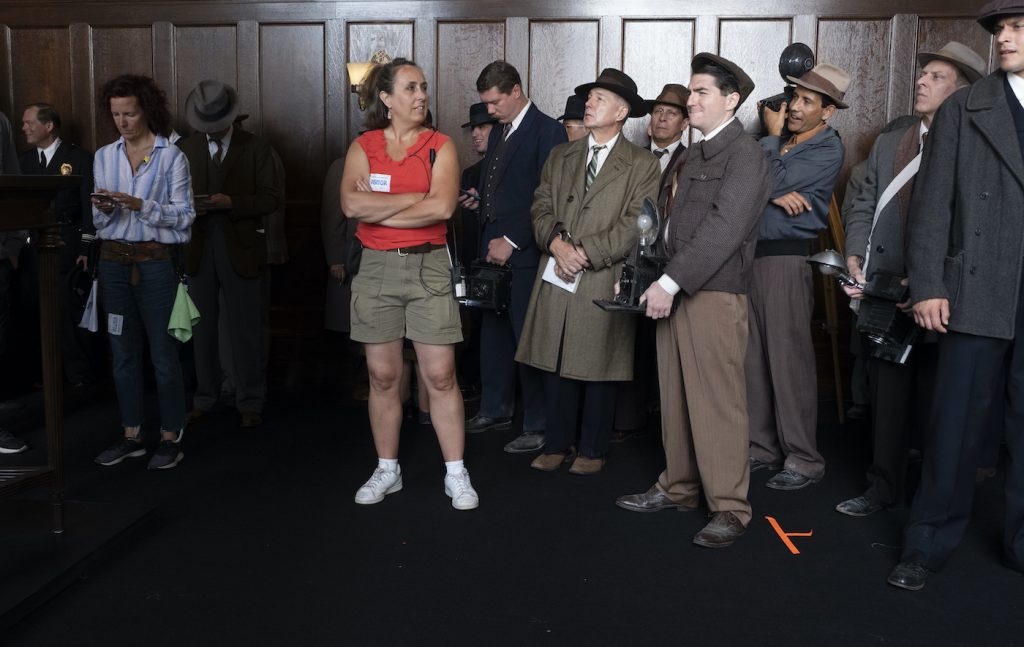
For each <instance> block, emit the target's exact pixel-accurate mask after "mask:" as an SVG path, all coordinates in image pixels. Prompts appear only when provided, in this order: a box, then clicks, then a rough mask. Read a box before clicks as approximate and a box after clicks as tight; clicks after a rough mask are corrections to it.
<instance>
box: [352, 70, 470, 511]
mask: <svg viewBox="0 0 1024 647" xmlns="http://www.w3.org/2000/svg"><path fill="white" fill-rule="evenodd" d="M364 88H366V90H365V91H366V92H367V93H368V94H369V95H370V96H368V97H366V98H367V99H368V101H367V103H368V105H369V108H368V109H367V119H366V127H367V129H368V130H367V132H365V133H363V134H362V135H360V136H359V138H358V139H356V140H355V141H354V142H353V143H352V146H351V147H349V150H348V155H347V156H346V158H345V170H344V174H343V176H342V179H341V205H342V211H343V212H344V213H345V214H346V215H347V216H348V217H349V218H352V219H354V220H356V221H357V222H358V225H357V228H356V237H357V238H358V239H359V241H360V242H361V243H362V245H363V248H364V249H363V253H362V261H361V263H360V266H359V272H358V274H356V276H355V278H354V279H353V281H352V301H351V304H350V309H351V326H352V332H351V336H352V339H353V340H355V341H360V342H363V344H364V346H365V348H366V364H367V367H368V368H369V371H370V398H369V412H370V428H371V430H372V432H373V442H374V445H375V447H376V449H377V459H378V460H377V468H376V469H375V470H374V472H373V474H372V475H371V476H370V479H369V480H368V481H367V482H366V483H365V484H364V485H363V486H362V487H360V488H359V490H358V491H357V492H356V495H355V501H356V503H360V504H373V503H379V502H380V501H382V500H383V499H384V497H385V495H388V494H391V493H393V492H397V491H398V490H400V489H402V473H401V470H400V469H399V466H398V436H399V428H400V427H401V423H402V403H401V399H400V397H399V381H400V377H401V375H402V340H403V338H408V339H410V340H411V341H412V342H413V347H414V348H415V350H416V357H417V360H418V361H419V366H420V375H421V376H422V379H423V380H424V382H425V384H426V387H427V393H428V394H429V396H430V397H429V399H430V417H431V419H432V422H433V425H434V428H435V429H436V430H437V439H438V442H439V444H440V445H441V453H442V455H443V456H444V460H445V467H446V472H447V474H446V475H445V477H444V492H445V494H446V495H448V496H449V497H450V498H451V500H452V506H453V507H455V508H456V509H457V510H470V509H472V508H475V507H477V505H479V502H480V500H479V497H478V496H477V493H476V491H475V490H474V489H473V485H472V484H471V483H470V480H469V472H467V471H466V469H465V467H464V466H463V462H462V457H463V450H464V448H465V428H464V426H463V403H462V394H461V393H460V392H459V385H458V381H457V379H456V377H455V350H454V345H455V344H456V343H457V342H460V341H462V327H461V322H460V320H459V308H458V304H457V303H456V302H455V298H454V295H453V294H452V289H451V273H450V267H451V266H450V256H449V255H448V251H447V248H446V246H445V240H446V238H445V236H446V231H447V229H446V221H447V220H448V219H449V218H450V217H451V215H452V212H453V211H454V210H455V201H456V197H457V195H458V189H459V185H458V182H459V159H458V154H457V153H456V152H455V145H454V144H453V143H452V142H451V141H449V139H448V137H446V136H444V135H442V134H441V133H439V132H437V131H436V130H433V129H432V128H429V127H427V126H426V125H425V124H426V123H428V122H427V119H428V108H429V107H430V106H429V103H430V101H429V97H428V96H427V82H426V79H425V78H424V76H423V71H422V70H421V69H420V68H419V67H417V66H416V64H415V63H413V62H412V61H408V60H405V59H401V58H400V59H396V60H395V61H393V62H391V63H388V64H386V65H381V66H378V67H376V68H374V69H373V71H372V72H371V73H370V77H369V79H367V81H365V82H364Z"/></svg>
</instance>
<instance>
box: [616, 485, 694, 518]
mask: <svg viewBox="0 0 1024 647" xmlns="http://www.w3.org/2000/svg"><path fill="white" fill-rule="evenodd" d="M615 505H617V506H619V507H620V508H622V509H623V510H629V511H630V512H657V511H658V510H669V509H673V508H674V509H676V510H679V511H680V512H689V511H690V510H695V509H696V506H689V505H684V504H682V503H676V502H675V501H673V500H672V499H670V498H669V497H668V495H667V494H665V493H664V492H662V491H661V490H659V489H658V486H657V485H652V486H651V489H650V490H647V491H646V492H644V493H643V494H627V495H625V496H620V497H619V498H617V499H615Z"/></svg>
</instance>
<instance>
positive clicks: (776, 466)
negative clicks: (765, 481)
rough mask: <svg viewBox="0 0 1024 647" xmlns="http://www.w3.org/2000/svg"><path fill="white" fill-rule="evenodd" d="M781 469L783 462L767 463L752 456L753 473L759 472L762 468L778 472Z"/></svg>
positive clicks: (751, 469) (751, 468)
mask: <svg viewBox="0 0 1024 647" xmlns="http://www.w3.org/2000/svg"><path fill="white" fill-rule="evenodd" d="M780 469H782V464H781V463H765V462H764V461H759V460H757V459H756V458H754V457H753V456H751V457H750V472H751V474H753V473H754V472H758V471H760V470H768V471H770V472H777V471H779V470H780Z"/></svg>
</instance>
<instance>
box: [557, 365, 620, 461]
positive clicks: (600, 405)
mask: <svg viewBox="0 0 1024 647" xmlns="http://www.w3.org/2000/svg"><path fill="white" fill-rule="evenodd" d="M559 363H561V362H559ZM618 385H619V383H618V382H583V381H581V380H572V379H569V378H567V377H562V376H561V375H559V374H558V371H555V372H553V373H544V396H545V398H546V399H547V402H548V415H547V418H548V420H547V421H548V429H547V433H546V435H545V437H544V453H545V454H557V453H558V452H563V451H565V450H567V449H569V448H570V447H572V446H573V445H575V444H576V429H577V428H579V430H580V431H579V439H580V441H579V453H580V455H581V456H586V457H587V458H600V457H602V456H604V455H605V454H606V453H608V443H609V441H610V439H611V435H612V421H613V419H614V416H615V390H616V387H617V386H618ZM581 407H582V411H583V420H582V424H580V420H579V414H580V408H581Z"/></svg>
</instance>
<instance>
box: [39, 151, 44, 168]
mask: <svg viewBox="0 0 1024 647" xmlns="http://www.w3.org/2000/svg"><path fill="white" fill-rule="evenodd" d="M39 166H42V167H43V168H46V153H44V152H43V151H39Z"/></svg>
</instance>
